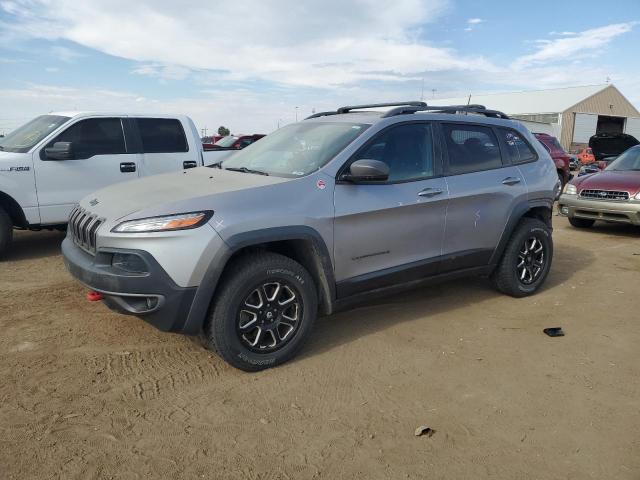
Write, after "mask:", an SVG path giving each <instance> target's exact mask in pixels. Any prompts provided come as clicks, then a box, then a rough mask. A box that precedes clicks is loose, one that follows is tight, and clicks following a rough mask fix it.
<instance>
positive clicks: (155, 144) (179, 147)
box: [136, 118, 189, 153]
mask: <svg viewBox="0 0 640 480" xmlns="http://www.w3.org/2000/svg"><path fill="white" fill-rule="evenodd" d="M136 121H137V123H138V130H139V131H140V137H141V139H142V151H143V153H178V152H188V151H189V146H188V144H187V137H186V136H185V134H184V130H183V128H182V124H181V123H180V121H178V120H176V119H173V118H138V119H136Z"/></svg>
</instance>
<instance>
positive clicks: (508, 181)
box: [502, 177, 520, 185]
mask: <svg viewBox="0 0 640 480" xmlns="http://www.w3.org/2000/svg"><path fill="white" fill-rule="evenodd" d="M518 183H520V179H519V178H518V177H507V178H505V179H504V180H502V184H503V185H517V184H518Z"/></svg>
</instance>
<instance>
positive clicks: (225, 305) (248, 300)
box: [205, 252, 318, 372]
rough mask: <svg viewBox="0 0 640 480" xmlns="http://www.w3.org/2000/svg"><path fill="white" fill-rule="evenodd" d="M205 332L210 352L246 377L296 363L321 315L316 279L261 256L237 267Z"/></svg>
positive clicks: (282, 260)
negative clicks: (241, 371)
mask: <svg viewBox="0 0 640 480" xmlns="http://www.w3.org/2000/svg"><path fill="white" fill-rule="evenodd" d="M220 285H221V287H220V291H219V292H218V293H217V294H216V296H215V298H214V300H213V303H212V308H211V313H210V316H209V319H208V322H207V325H206V326H205V336H206V338H207V342H208V345H209V348H211V349H212V350H216V351H217V353H218V354H219V355H220V356H221V357H222V358H223V359H224V360H225V361H226V362H228V363H230V364H231V365H233V366H234V367H236V368H239V369H240V370H244V371H246V372H255V371H259V370H264V369H266V368H270V367H274V366H276V365H279V364H281V363H284V362H286V361H287V360H289V359H291V358H293V357H294V356H295V355H296V354H297V353H298V351H299V350H300V348H301V347H302V346H303V344H304V343H305V341H306V340H307V338H308V337H309V335H310V333H311V330H312V328H313V323H314V322H315V319H316V317H317V314H318V298H317V293H316V286H315V283H314V281H313V278H312V277H311V275H310V274H309V272H307V270H306V269H305V268H304V267H303V266H302V265H300V264H299V263H298V262H296V261H294V260H292V259H291V258H289V257H285V256H284V255H279V254H277V253H272V252H261V253H254V254H250V255H246V256H244V257H241V258H240V259H238V260H236V261H234V264H233V265H231V266H230V268H229V270H228V274H226V275H225V276H224V277H223V279H221V284H220Z"/></svg>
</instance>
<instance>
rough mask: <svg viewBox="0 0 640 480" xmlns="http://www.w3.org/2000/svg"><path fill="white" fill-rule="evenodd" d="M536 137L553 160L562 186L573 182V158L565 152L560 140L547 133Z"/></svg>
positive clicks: (537, 134)
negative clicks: (570, 164)
mask: <svg viewBox="0 0 640 480" xmlns="http://www.w3.org/2000/svg"><path fill="white" fill-rule="evenodd" d="M533 136H534V137H536V138H537V139H538V141H539V142H540V143H541V144H542V146H544V148H546V149H547V151H548V152H549V155H551V158H552V159H553V163H555V164H556V170H557V171H558V178H559V179H560V181H561V182H562V186H563V187H564V185H565V184H566V183H567V182H568V181H569V180H571V168H570V167H569V163H570V162H571V156H570V155H569V154H568V153H567V152H565V151H564V149H563V148H562V146H561V145H560V142H558V139H557V138H556V137H554V136H552V135H549V134H547V133H534V134H533Z"/></svg>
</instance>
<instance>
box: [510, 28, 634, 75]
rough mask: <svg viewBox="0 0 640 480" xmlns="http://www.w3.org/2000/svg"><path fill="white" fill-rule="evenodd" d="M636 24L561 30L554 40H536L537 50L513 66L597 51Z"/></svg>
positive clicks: (519, 66)
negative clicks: (569, 30) (561, 36)
mask: <svg viewBox="0 0 640 480" xmlns="http://www.w3.org/2000/svg"><path fill="white" fill-rule="evenodd" d="M636 24H637V22H626V23H614V24H611V25H606V26H604V27H598V28H592V29H590V30H585V31H583V32H580V33H575V34H574V33H572V32H563V34H566V35H565V37H564V38H557V39H555V40H548V39H542V40H537V43H538V45H539V46H538V50H537V51H536V52H534V53H532V54H529V55H525V56H523V57H520V58H519V59H518V60H517V61H516V62H515V64H514V66H515V67H517V68H522V67H527V66H531V65H539V64H545V63H549V62H553V61H557V60H565V59H571V58H575V57H578V56H579V57H582V56H585V55H589V54H594V53H598V52H599V50H601V49H602V48H604V47H606V46H607V45H608V44H609V43H610V42H611V41H612V40H613V39H615V38H616V37H619V36H620V35H622V34H624V33H627V32H630V31H631V30H632V29H633V27H634V26H635V25H636Z"/></svg>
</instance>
